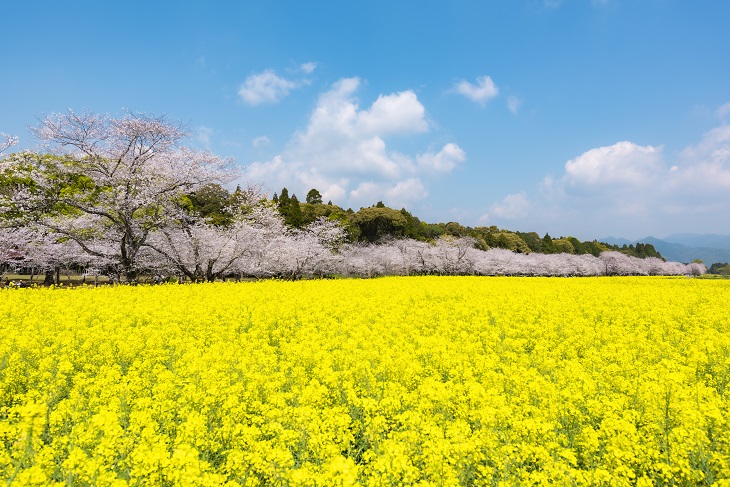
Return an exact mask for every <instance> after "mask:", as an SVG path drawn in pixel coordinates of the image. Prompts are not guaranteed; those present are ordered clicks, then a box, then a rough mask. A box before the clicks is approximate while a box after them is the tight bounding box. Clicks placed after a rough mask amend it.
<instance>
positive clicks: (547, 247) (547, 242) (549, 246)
mask: <svg viewBox="0 0 730 487" xmlns="http://www.w3.org/2000/svg"><path fill="white" fill-rule="evenodd" d="M541 247H542V252H543V253H544V254H552V253H553V239H552V237H550V235H549V234H547V233H546V234H545V236H544V237H542V246H541Z"/></svg>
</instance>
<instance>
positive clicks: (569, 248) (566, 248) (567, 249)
mask: <svg viewBox="0 0 730 487" xmlns="http://www.w3.org/2000/svg"><path fill="white" fill-rule="evenodd" d="M553 253H555V254H574V253H575V248H574V247H573V244H572V243H571V241H570V240H568V239H567V238H556V239H555V240H553Z"/></svg>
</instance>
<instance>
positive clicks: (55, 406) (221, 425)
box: [0, 277, 730, 486]
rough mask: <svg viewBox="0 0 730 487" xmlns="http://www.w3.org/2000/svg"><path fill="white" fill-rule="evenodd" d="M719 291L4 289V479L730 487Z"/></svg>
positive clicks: (586, 286) (564, 285)
mask: <svg viewBox="0 0 730 487" xmlns="http://www.w3.org/2000/svg"><path fill="white" fill-rule="evenodd" d="M729 302H730V281H710V280H699V279H687V278H651V277H643V278H630V277H629V278H618V277H617V278H610V277H609V278H583V279H564V278H478V277H476V278H472V277H395V278H383V279H374V280H331V281H300V282H276V281H264V282H256V283H240V284H234V283H216V284H201V285H187V286H178V285H169V286H154V287H145V286H139V287H104V288H77V289H18V290H2V291H0V442H1V443H0V445H1V447H0V478H1V479H2V481H3V482H6V484H7V485H39V486H40V485H79V486H81V485H84V486H86V485H96V486H127V485H130V486H131V485H139V486H141V485H149V486H158V485H163V486H164V485H170V486H173V485H174V486H178V485H180V486H192V485H209V486H218V485H227V486H238V485H244V486H264V485H266V486H315V485H316V486H330V485H332V486H334V485H342V486H349V485H372V486H390V485H423V486H425V485H434V486H435V485H444V486H451V485H464V486H466V485H479V486H482V485H520V486H522V485H566V486H567V485H576V486H582V485H611V486H624V485H625V486H634V485H636V486H649V485H657V486H658V485H710V484H714V485H726V486H727V485H730V412H729V408H730V398H729V397H728V395H729V394H730V318H729V317H728V303H729Z"/></svg>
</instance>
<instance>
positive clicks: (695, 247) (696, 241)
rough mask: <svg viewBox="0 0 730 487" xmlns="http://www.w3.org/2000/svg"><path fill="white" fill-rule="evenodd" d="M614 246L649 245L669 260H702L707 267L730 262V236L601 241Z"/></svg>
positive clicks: (687, 234)
mask: <svg viewBox="0 0 730 487" xmlns="http://www.w3.org/2000/svg"><path fill="white" fill-rule="evenodd" d="M599 241H601V242H606V243H609V244H612V245H624V244H626V245H630V244H636V243H637V242H641V243H649V244H652V245H653V246H654V248H655V249H657V250H658V251H659V253H660V254H662V257H664V258H665V259H667V260H671V261H676V262H685V263H686V262H692V261H693V260H695V259H701V260H702V262H704V263H705V265H706V266H707V267H710V265H712V264H713V263H715V262H730V235H713V234H705V235H699V234H691V233H683V234H675V235H670V236H669V237H666V238H661V239H660V238H656V237H644V238H640V239H638V240H628V239H625V238H615V237H606V238H604V239H600V240H599Z"/></svg>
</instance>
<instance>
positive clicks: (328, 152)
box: [247, 78, 466, 205]
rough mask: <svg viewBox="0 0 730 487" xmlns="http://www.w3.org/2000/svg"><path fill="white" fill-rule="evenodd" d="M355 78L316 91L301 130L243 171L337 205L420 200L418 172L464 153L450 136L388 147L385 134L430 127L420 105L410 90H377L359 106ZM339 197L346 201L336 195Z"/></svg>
mask: <svg viewBox="0 0 730 487" xmlns="http://www.w3.org/2000/svg"><path fill="white" fill-rule="evenodd" d="M359 86H360V80H359V79H358V78H344V79H341V80H339V81H338V82H336V83H334V84H333V85H332V87H331V88H330V89H329V90H328V91H327V92H325V93H323V94H322V95H320V97H319V99H318V101H317V104H316V106H315V108H314V110H313V112H312V114H311V116H310V118H309V122H308V124H307V126H306V128H304V129H303V130H301V131H298V132H297V133H295V134H294V136H293V138H292V140H291V142H290V144H289V147H288V149H287V150H286V151H284V152H283V153H282V154H280V155H278V156H277V157H275V158H274V159H272V160H270V161H266V162H256V163H254V164H251V165H250V166H249V167H248V170H247V172H248V174H247V176H248V177H249V178H252V179H255V180H259V181H266V183H267V184H268V185H270V186H271V185H274V187H278V186H286V187H287V188H289V189H290V191H291V190H292V188H294V187H298V188H300V189H298V191H306V190H308V189H309V188H312V187H316V188H317V189H319V190H320V192H321V193H322V195H323V197H324V198H325V199H332V200H333V201H339V202H340V203H342V204H348V203H349V204H352V203H354V202H358V203H362V204H371V203H372V202H373V201H377V200H381V199H382V200H383V201H384V202H386V204H393V205H395V204H397V203H398V204H400V203H403V202H407V201H411V202H412V201H419V200H422V199H423V198H425V197H426V196H427V194H428V191H427V189H426V185H425V183H424V180H423V177H424V176H427V175H429V174H435V173H440V174H444V173H448V172H450V171H452V170H453V169H454V168H455V167H456V166H457V165H458V164H460V163H461V162H463V161H464V160H465V158H466V155H465V153H464V151H463V150H462V149H461V148H460V147H459V146H458V145H456V144H454V143H447V144H446V145H444V146H443V148H441V149H440V150H438V151H426V152H423V153H421V154H417V155H416V156H412V155H409V154H404V153H401V152H398V151H396V150H392V149H391V148H390V147H389V143H388V141H389V140H390V139H391V138H396V137H401V138H402V137H407V136H412V135H416V134H422V133H425V132H427V131H428V130H429V125H428V122H427V120H426V110H425V108H424V106H423V105H422V104H421V102H420V101H419V100H418V97H417V96H416V94H415V93H414V92H413V91H410V90H406V91H402V92H398V93H391V94H381V95H380V96H378V97H377V99H376V100H375V101H374V102H373V103H372V104H371V105H370V106H366V107H361V106H360V104H359V101H358V99H357V98H356V96H355V95H356V92H357V90H358V88H359ZM343 196H344V197H345V198H346V199H347V201H342V198H343Z"/></svg>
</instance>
